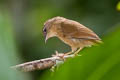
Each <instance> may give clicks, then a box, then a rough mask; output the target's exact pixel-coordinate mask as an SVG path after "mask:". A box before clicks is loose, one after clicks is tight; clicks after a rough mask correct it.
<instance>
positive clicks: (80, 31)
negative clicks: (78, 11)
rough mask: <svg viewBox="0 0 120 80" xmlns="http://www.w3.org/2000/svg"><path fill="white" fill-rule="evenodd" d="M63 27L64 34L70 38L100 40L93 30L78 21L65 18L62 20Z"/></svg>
mask: <svg viewBox="0 0 120 80" xmlns="http://www.w3.org/2000/svg"><path fill="white" fill-rule="evenodd" d="M61 28H62V31H63V33H64V36H66V37H69V38H77V39H93V40H100V38H99V37H98V36H97V35H96V34H95V33H94V32H93V31H92V30H90V29H88V28H87V27H85V26H83V25H82V24H80V23H78V22H76V21H72V20H65V21H64V22H62V24H61Z"/></svg>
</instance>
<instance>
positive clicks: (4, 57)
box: [0, 13, 30, 80]
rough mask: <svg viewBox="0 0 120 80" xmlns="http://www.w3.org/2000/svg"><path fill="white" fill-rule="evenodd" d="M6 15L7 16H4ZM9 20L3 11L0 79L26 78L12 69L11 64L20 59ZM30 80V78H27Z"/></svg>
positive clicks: (19, 79)
mask: <svg viewBox="0 0 120 80" xmlns="http://www.w3.org/2000/svg"><path fill="white" fill-rule="evenodd" d="M6 17H7V18H6ZM11 26H12V25H11V24H10V20H9V18H8V15H7V14H5V13H1V14H0V79H1V80H28V77H27V75H25V74H24V73H21V72H18V71H14V70H13V69H12V68H11V66H13V64H17V63H18V62H19V61H20V59H19V57H18V55H17V53H18V51H17V47H16V45H15V42H16V41H15V40H14V36H13V31H12V28H11ZM29 80H30V79H29Z"/></svg>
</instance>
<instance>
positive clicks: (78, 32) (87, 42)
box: [43, 17, 101, 54]
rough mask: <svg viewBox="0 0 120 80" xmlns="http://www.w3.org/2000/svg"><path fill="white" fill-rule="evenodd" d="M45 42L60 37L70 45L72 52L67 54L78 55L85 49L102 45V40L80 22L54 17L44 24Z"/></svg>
mask: <svg viewBox="0 0 120 80" xmlns="http://www.w3.org/2000/svg"><path fill="white" fill-rule="evenodd" d="M43 34H44V36H45V42H47V40H48V39H49V38H51V37H58V38H59V39H60V40H62V41H63V42H64V43H66V44H68V45H69V46H70V47H71V49H72V51H71V52H68V53H66V54H71V53H74V54H77V53H78V52H79V51H80V50H81V49H83V48H84V47H89V46H91V45H94V44H95V43H101V39H100V38H99V37H98V36H97V35H96V34H95V33H94V32H93V31H92V30H90V29H89V28H87V27H85V26H84V25H82V24H80V23H79V22H76V21H73V20H69V19H66V18H63V17H54V18H52V19H49V20H48V21H46V22H45V23H44V28H43Z"/></svg>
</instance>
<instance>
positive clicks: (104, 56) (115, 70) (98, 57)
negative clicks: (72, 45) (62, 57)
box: [43, 25, 120, 80]
mask: <svg viewBox="0 0 120 80" xmlns="http://www.w3.org/2000/svg"><path fill="white" fill-rule="evenodd" d="M119 35H120V25H119V27H118V28H117V29H116V30H115V32H113V33H110V34H109V35H107V36H105V38H104V40H103V41H104V44H102V45H101V46H97V47H92V48H89V49H86V50H84V51H82V52H80V53H79V54H82V56H81V57H80V56H78V57H75V58H74V59H70V60H68V61H67V62H65V63H64V65H62V66H60V67H59V69H58V70H57V71H56V72H55V73H54V74H53V75H52V76H51V74H50V73H49V74H48V73H47V74H45V75H44V78H43V80H120V75H119V74H120V51H119V49H120V42H119V41H120V38H119ZM46 76H48V77H46Z"/></svg>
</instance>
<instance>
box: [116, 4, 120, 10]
mask: <svg viewBox="0 0 120 80" xmlns="http://www.w3.org/2000/svg"><path fill="white" fill-rule="evenodd" d="M116 8H117V10H118V11H120V2H118V4H117V6H116Z"/></svg>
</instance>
